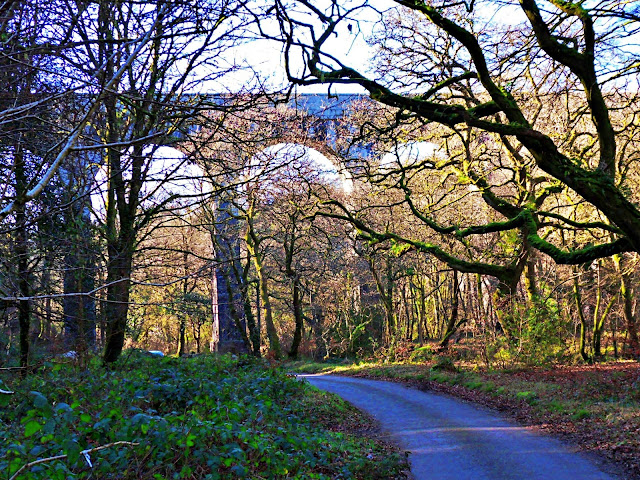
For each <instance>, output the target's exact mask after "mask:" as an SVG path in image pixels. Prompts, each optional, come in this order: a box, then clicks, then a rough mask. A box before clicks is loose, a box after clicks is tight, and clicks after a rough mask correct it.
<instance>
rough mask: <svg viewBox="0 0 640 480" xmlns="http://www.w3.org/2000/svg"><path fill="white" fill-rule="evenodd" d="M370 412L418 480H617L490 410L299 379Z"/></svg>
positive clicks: (371, 384)
mask: <svg viewBox="0 0 640 480" xmlns="http://www.w3.org/2000/svg"><path fill="white" fill-rule="evenodd" d="M299 377H300V378H304V379H305V380H307V381H308V382H309V383H311V384H312V385H314V386H316V387H318V388H320V389H323V390H327V391H329V392H333V393H336V394H338V395H340V396H341V397H342V398H344V399H345V400H347V401H348V402H350V403H352V404H353V405H355V406H356V407H358V408H360V409H361V410H364V411H366V412H368V413H369V414H370V415H372V416H373V417H374V418H376V419H377V420H378V421H379V422H380V423H381V425H382V428H383V430H384V431H386V432H389V433H390V434H391V437H392V438H393V439H394V440H395V441H396V442H397V443H398V444H399V445H400V446H401V448H403V449H405V450H407V451H409V452H410V454H409V461H410V462H411V472H412V473H413V475H414V477H415V478H416V479H417V480H422V479H430V480H434V479H437V480H467V479H469V480H519V479H523V480H537V479H539V480H565V479H566V480H605V479H607V480H613V479H615V478H617V477H613V476H611V475H609V474H605V473H603V472H602V471H600V470H599V469H598V467H597V466H596V465H595V464H593V463H592V462H591V461H590V460H589V459H587V458H586V457H585V456H582V455H580V454H578V453H573V452H571V451H570V450H569V448H568V447H567V446H566V445H564V444H563V443H561V442H559V441H558V440H555V439H553V438H550V437H546V436H543V435H540V434H536V433H533V432H531V431H529V430H527V429H526V428H525V427H521V426H518V425H516V424H515V423H512V422H510V421H509V420H505V419H504V418H500V417H499V416H497V415H495V414H492V413H490V412H488V411H486V410H484V409H482V408H477V407H474V406H472V405H469V404H466V403H463V402H460V401H457V400H455V399H453V398H450V397H447V396H443V395H439V394H433V393H426V392H421V391H419V390H414V389H411V388H407V387H404V386H402V385H399V384H397V383H391V382H382V381H377V380H364V379H360V378H350V377H340V376H335V375H299Z"/></svg>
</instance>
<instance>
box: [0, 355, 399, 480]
mask: <svg viewBox="0 0 640 480" xmlns="http://www.w3.org/2000/svg"><path fill="white" fill-rule="evenodd" d="M93 360H95V361H93ZM93 360H91V361H89V364H88V365H84V366H81V365H77V364H74V363H70V362H65V363H56V362H53V361H52V362H45V363H44V364H43V365H42V366H41V367H40V368H39V369H37V371H34V372H33V373H31V374H30V375H28V376H27V377H26V378H24V379H20V378H16V375H15V374H13V375H11V376H10V375H3V373H6V371H3V372H0V390H2V391H0V472H1V473H0V477H1V478H3V479H11V480H26V479H30V480H40V479H42V480H45V479H46V480H69V479H81V478H100V479H115V478H117V479H120V480H126V479H136V480H165V479H169V478H172V479H188V480H214V479H218V480H221V479H237V478H252V479H266V478H282V479H287V478H292V479H293V478H309V479H311V478H313V479H318V480H320V479H326V480H329V479H334V478H353V479H360V480H371V479H379V480H383V479H384V480H387V479H393V480H400V479H404V478H406V476H407V475H408V473H407V472H408V464H407V460H406V456H405V455H404V453H403V452H400V451H399V449H398V447H397V446H395V445H392V444H389V443H387V442H385V441H383V439H382V438H381V436H380V435H379V428H378V427H377V423H376V422H375V421H373V420H372V419H371V418H370V417H369V416H367V415H364V414H362V413H361V412H360V411H358V410H357V409H356V408H354V407H353V406H351V405H350V404H348V403H346V402H344V401H343V400H341V399H340V398H339V397H337V396H335V395H329V394H326V393H324V392H320V391H318V390H316V389H313V388H310V387H309V386H308V385H307V384H305V383H304V382H300V381H298V380H297V379H296V378H295V377H293V376H290V375H286V374H285V372H283V371H282V369H280V368H272V367H271V366H270V365H269V363H268V362H265V361H261V360H256V359H252V358H248V357H235V356H228V355H224V356H216V355H202V356H198V357H194V358H172V357H165V358H156V357H149V356H146V355H144V354H142V353H139V352H125V354H123V356H122V358H121V359H120V360H119V361H118V363H117V364H116V365H115V367H114V368H113V369H110V370H105V369H104V368H102V367H101V366H100V364H99V360H98V359H93Z"/></svg>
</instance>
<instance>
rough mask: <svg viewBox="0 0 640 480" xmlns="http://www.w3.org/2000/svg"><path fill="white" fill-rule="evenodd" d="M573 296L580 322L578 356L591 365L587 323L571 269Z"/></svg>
mask: <svg viewBox="0 0 640 480" xmlns="http://www.w3.org/2000/svg"><path fill="white" fill-rule="evenodd" d="M573 294H574V297H575V301H576V309H577V310H578V319H579V320H580V345H579V352H580V356H581V357H582V360H584V361H585V362H587V363H591V362H592V359H591V357H590V356H589V354H588V353H587V321H586V319H585V316H584V310H583V307H582V294H581V292H580V282H579V279H578V274H577V271H576V269H575V268H574V269H573Z"/></svg>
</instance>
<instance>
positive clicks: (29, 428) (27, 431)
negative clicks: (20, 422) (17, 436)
mask: <svg viewBox="0 0 640 480" xmlns="http://www.w3.org/2000/svg"><path fill="white" fill-rule="evenodd" d="M41 428H42V425H40V424H39V423H38V422H36V421H35V420H31V421H30V422H28V423H27V424H26V425H25V426H24V436H25V437H30V436H31V435H33V434H34V433H36V432H37V431H39V430H40V429H41Z"/></svg>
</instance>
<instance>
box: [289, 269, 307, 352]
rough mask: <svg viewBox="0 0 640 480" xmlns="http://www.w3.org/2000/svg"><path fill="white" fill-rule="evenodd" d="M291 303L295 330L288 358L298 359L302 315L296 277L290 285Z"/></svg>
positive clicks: (300, 296)
mask: <svg viewBox="0 0 640 480" xmlns="http://www.w3.org/2000/svg"><path fill="white" fill-rule="evenodd" d="M292 302H293V318H294V319H295V323H296V329H295V331H294V333H293V341H292V342H291V349H290V350H289V358H293V359H297V358H298V349H299V348H300V342H301V341H302V329H303V326H304V325H303V322H304V317H303V315H302V292H301V288H300V278H299V277H298V275H294V277H293V285H292Z"/></svg>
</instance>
